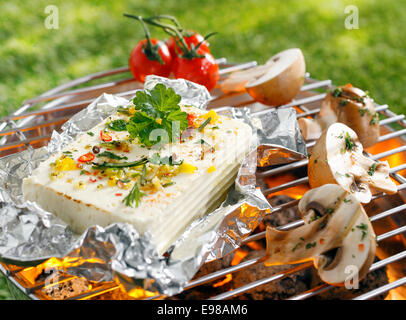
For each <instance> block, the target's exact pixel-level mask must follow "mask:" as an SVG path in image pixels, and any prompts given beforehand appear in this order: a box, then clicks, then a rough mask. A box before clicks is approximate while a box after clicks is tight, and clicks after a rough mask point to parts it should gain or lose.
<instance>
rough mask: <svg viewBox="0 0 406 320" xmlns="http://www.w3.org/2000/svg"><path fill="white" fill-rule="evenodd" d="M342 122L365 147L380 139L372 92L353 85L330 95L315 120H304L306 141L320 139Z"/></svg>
mask: <svg viewBox="0 0 406 320" xmlns="http://www.w3.org/2000/svg"><path fill="white" fill-rule="evenodd" d="M335 122H341V123H344V124H346V125H347V126H349V127H350V128H351V129H353V130H354V131H355V132H356V133H357V135H358V138H359V140H360V141H361V143H362V145H363V146H364V147H365V148H368V147H371V146H373V145H374V144H375V143H376V142H377V141H378V138H379V117H378V113H377V112H376V111H375V105H374V102H373V100H372V99H371V98H370V97H369V95H368V93H367V92H365V91H363V90H361V89H359V88H355V87H353V86H352V85H345V86H341V87H337V88H336V89H334V90H333V91H330V92H329V93H327V95H326V97H325V98H324V99H323V101H322V103H321V108H320V112H319V113H318V114H317V116H316V117H315V118H314V119H307V118H300V119H299V120H298V123H299V127H300V130H301V132H302V135H303V137H304V138H305V139H306V140H314V139H318V138H319V137H320V135H321V133H322V131H323V130H325V129H326V128H328V126H329V125H331V124H333V123H335Z"/></svg>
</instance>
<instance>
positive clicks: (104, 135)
mask: <svg viewBox="0 0 406 320" xmlns="http://www.w3.org/2000/svg"><path fill="white" fill-rule="evenodd" d="M100 138H101V139H102V140H103V141H105V142H108V141H111V140H113V138H112V137H111V135H109V134H108V133H106V132H103V131H102V130H101V131H100Z"/></svg>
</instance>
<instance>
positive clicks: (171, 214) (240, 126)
mask: <svg viewBox="0 0 406 320" xmlns="http://www.w3.org/2000/svg"><path fill="white" fill-rule="evenodd" d="M123 109H124V110H121V111H119V112H117V113H116V114H114V115H111V116H109V117H108V118H107V119H105V120H104V121H103V122H101V123H100V124H98V125H96V126H95V127H94V128H92V129H91V130H89V131H88V132H86V133H83V134H81V135H79V136H78V137H77V138H76V139H75V141H74V142H72V143H71V144H70V145H68V146H67V147H66V148H64V150H62V151H61V152H60V153H58V154H54V155H52V156H51V157H50V158H49V159H47V160H46V161H44V162H42V163H41V164H40V165H39V166H38V167H37V168H36V169H35V170H34V171H33V173H32V175H31V176H29V177H27V178H26V179H24V181H23V195H24V198H25V200H30V201H34V202H36V203H38V204H39V205H40V206H41V207H42V208H43V209H44V210H46V211H49V212H52V213H54V214H55V215H56V216H58V217H59V218H61V219H62V220H64V221H65V222H67V223H68V224H69V225H70V226H71V228H72V229H73V230H74V231H75V232H78V233H81V232H83V231H85V230H86V229H87V228H88V227H91V226H94V225H100V226H103V227H105V226H107V225H109V224H111V223H115V222H126V223H130V224H132V225H133V226H134V227H135V229H136V230H137V231H138V232H140V233H141V234H143V233H144V232H149V233H150V234H151V235H152V239H153V241H154V243H155V245H156V247H157V250H158V252H159V253H163V252H165V251H166V250H167V249H168V248H169V247H170V245H171V244H172V243H173V242H174V241H175V240H176V239H177V238H178V237H179V235H180V234H181V233H182V232H183V231H184V230H185V229H186V228H187V227H188V226H189V225H190V223H191V222H192V221H193V220H194V219H196V218H197V217H200V216H202V215H204V214H205V213H207V211H208V209H209V208H210V209H212V208H213V207H215V206H216V205H218V204H219V201H221V200H222V198H223V195H224V194H225V193H226V192H227V189H228V188H229V187H230V186H231V185H232V183H233V182H234V179H235V176H236V174H237V171H238V169H239V167H240V164H241V162H242V160H243V159H244V157H245V155H246V154H247V153H248V152H249V148H250V141H251V136H252V133H251V128H250V127H249V126H248V125H247V124H245V123H243V122H241V121H238V120H233V119H230V118H227V117H225V116H221V115H218V114H216V112H214V111H209V112H207V111H204V110H201V109H198V108H194V107H186V106H181V107H180V110H181V111H182V112H186V113H187V119H188V127H187V129H185V130H183V131H182V132H181V136H180V138H179V139H177V140H176V141H172V142H171V143H166V144H161V145H160V146H158V147H157V146H153V147H147V146H145V145H144V144H142V143H141V142H140V140H139V139H137V138H134V137H131V136H130V133H129V132H128V131H127V130H126V124H127V123H128V122H129V121H130V119H131V117H132V116H133V115H134V114H135V113H137V112H139V111H138V110H135V109H134V107H129V108H123ZM157 121H160V120H159V119H157Z"/></svg>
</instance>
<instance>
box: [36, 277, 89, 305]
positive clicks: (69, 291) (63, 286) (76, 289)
mask: <svg viewBox="0 0 406 320" xmlns="http://www.w3.org/2000/svg"><path fill="white" fill-rule="evenodd" d="M88 290H89V283H88V281H87V280H86V279H84V278H74V279H72V280H69V281H65V282H60V283H58V284H56V285H54V286H51V287H47V288H45V289H44V292H45V294H46V295H47V296H49V297H50V298H51V299H54V300H64V299H68V298H70V297H73V296H76V295H78V294H81V293H84V292H86V291H88Z"/></svg>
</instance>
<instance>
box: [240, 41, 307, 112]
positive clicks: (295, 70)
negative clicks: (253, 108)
mask: <svg viewBox="0 0 406 320" xmlns="http://www.w3.org/2000/svg"><path fill="white" fill-rule="evenodd" d="M266 65H267V66H268V70H267V71H266V72H265V73H263V74H262V75H260V76H258V77H256V78H254V79H253V80H252V81H250V82H248V83H247V84H246V85H245V89H246V90H247V92H248V93H249V94H250V95H251V96H252V97H253V98H254V100H256V101H259V102H261V103H263V104H266V105H270V106H280V105H282V104H285V103H287V102H289V101H291V100H292V99H293V98H294V97H295V96H296V95H297V94H298V93H299V91H300V89H301V87H302V85H303V83H304V78H305V72H306V65H305V60H304V56H303V53H302V51H301V50H300V49H298V48H292V49H288V50H284V51H282V52H279V53H278V54H276V55H275V56H273V57H272V58H270V59H269V60H268V61H267V63H266Z"/></svg>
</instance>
